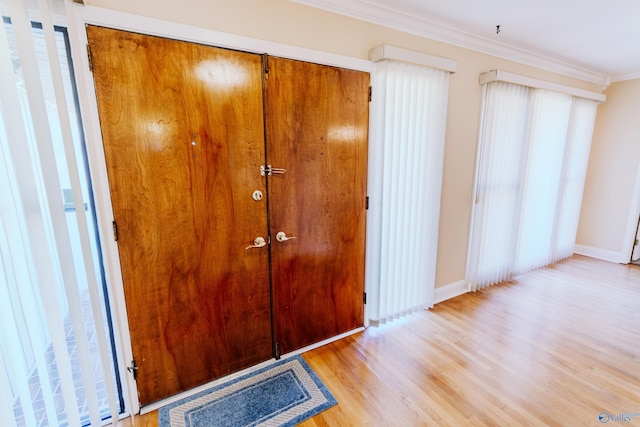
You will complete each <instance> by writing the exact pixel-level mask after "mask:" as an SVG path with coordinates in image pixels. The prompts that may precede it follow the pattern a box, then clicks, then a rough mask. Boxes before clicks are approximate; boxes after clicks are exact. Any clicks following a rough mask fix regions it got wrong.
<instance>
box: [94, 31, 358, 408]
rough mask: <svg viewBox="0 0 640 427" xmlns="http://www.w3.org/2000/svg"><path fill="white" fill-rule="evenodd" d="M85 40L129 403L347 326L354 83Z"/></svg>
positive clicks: (147, 43)
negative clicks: (127, 360) (120, 298)
mask: <svg viewBox="0 0 640 427" xmlns="http://www.w3.org/2000/svg"><path fill="white" fill-rule="evenodd" d="M87 34H88V39H89V44H90V51H91V56H92V64H93V74H94V82H95V87H96V97H97V101H98V111H99V116H100V123H101V129H102V138H103V144H104V152H105V158H106V166H107V173H108V178H109V185H110V191H111V201H112V206H113V214H114V220H115V221H114V225H115V226H116V227H117V236H118V237H117V239H118V251H119V257H120V264H121V270H122V277H123V283H124V294H125V299H126V306H127V314H128V320H129V326H130V335H131V343H132V348H133V355H134V358H135V363H136V365H137V368H138V369H137V387H138V392H139V400H140V403H141V404H142V405H145V404H149V403H152V402H155V401H157V400H160V399H162V398H165V397H168V396H171V395H173V394H176V393H178V392H181V391H184V390H187V389H189V388H192V387H194V386H197V385H200V384H203V383H206V382H208V381H210V380H212V379H215V378H219V377H222V376H224V375H226V374H229V373H232V372H234V371H238V370H241V369H243V368H246V367H248V366H251V365H254V364H257V363H259V362H262V361H265V360H268V359H270V358H273V357H279V354H280V353H282V354H284V353H287V352H290V351H292V350H295V349H299V348H301V347H304V346H306V345H309V344H312V343H315V342H318V341H321V340H324V339H327V338H329V337H332V336H335V335H338V334H340V333H344V332H346V331H349V330H352V329H355V328H357V327H360V326H362V325H363V308H364V305H363V292H364V245H365V209H366V206H365V202H366V194H365V193H366V162H367V129H368V88H369V75H368V74H367V73H363V72H359V71H353V70H345V69H340V68H335V67H329V66H323V65H318V64H312V63H306V62H301V61H294V60H289V59H282V58H276V57H267V56H265V55H257V54H250V53H245V52H237V51H232V50H226V49H220V48H215V47H211V46H203V45H198V44H193V43H187V42H182V41H176V40H171V39H165V38H159V37H152V36H147V35H141V34H134V33H129V32H123V31H118V30H113V29H108V28H102V27H95V26H88V27H87Z"/></svg>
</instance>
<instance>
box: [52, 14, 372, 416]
mask: <svg viewBox="0 0 640 427" xmlns="http://www.w3.org/2000/svg"><path fill="white" fill-rule="evenodd" d="M65 9H66V14H67V22H68V26H67V28H68V31H69V39H70V44H71V53H72V56H73V58H74V72H75V77H76V84H77V86H78V97H79V101H80V110H81V114H82V121H83V125H84V129H85V136H86V140H87V141H88V143H87V155H88V160H89V170H90V173H91V181H92V185H93V190H94V198H95V201H96V215H97V217H98V229H99V233H100V236H101V239H100V240H101V245H102V253H103V258H104V259H103V262H104V265H105V275H106V280H107V285H108V288H109V293H110V297H111V303H112V310H113V311H114V314H115V316H114V317H115V319H116V321H115V322H114V323H115V325H114V327H115V328H116V329H117V331H118V336H119V338H120V339H119V341H118V342H117V343H116V346H117V347H118V351H119V354H121V355H122V358H123V362H122V363H121V366H119V367H118V369H120V371H121V378H122V379H123V381H122V382H123V386H124V387H123V388H124V389H125V394H126V396H125V400H126V402H127V409H128V411H129V413H130V414H137V413H140V409H141V408H140V404H139V402H138V399H137V398H136V397H135V396H137V387H136V382H135V380H134V379H133V376H132V375H128V374H127V372H126V369H125V366H124V364H125V363H128V362H129V361H131V360H132V359H133V351H132V348H131V337H130V334H129V321H128V318H127V312H126V306H125V298H124V288H123V281H122V271H121V267H120V261H119V255H118V246H117V244H116V242H115V240H114V238H113V230H112V222H113V207H112V204H111V197H110V194H111V193H110V189H109V181H108V177H107V170H106V162H105V155H104V151H103V144H102V134H101V129H100V119H99V116H98V107H97V99H96V95H95V93H96V92H95V87H94V81H93V74H92V72H91V71H90V68H89V60H88V56H87V48H86V46H87V45H88V42H87V34H86V29H85V25H87V24H92V25H98V26H104V27H110V28H114V29H118V30H124V31H130V32H137V33H143V34H148V35H153V36H159V37H167V38H173V39H177V40H181V41H187V42H193V43H199V44H205V45H211V46H215V47H222V48H229V49H236V50H242V51H245V52H249V53H260V54H262V53H267V54H269V55H273V56H281V57H284V58H289V59H295V60H300V61H308V62H315V63H318V64H322V65H329V66H335V67H341V68H348V69H353V70H358V71H365V72H369V73H371V74H373V71H374V65H373V63H372V62H371V61H369V60H365V59H360V58H352V57H348V56H343V55H337V54H332V53H327V52H321V51H316V50H313V49H307V48H301V47H295V46H290V45H286V44H281V43H274V42H269V41H265V40H260V39H254V38H250V37H244V36H238V35H233V34H228V33H224V32H220V31H214V30H209V29H203V28H199V27H194V26H190V25H185V24H178V23H174V22H168V21H164V20H159V19H154V18H148V17H144V16H139V15H133V14H129V13H123V12H118V11H114V10H110V9H104V8H100V7H95V6H85V5H82V4H77V3H74V2H65ZM370 117H371V114H370ZM369 128H370V132H369V141H371V140H373V138H372V136H371V124H370V125H369ZM369 175H371V168H369ZM367 240H368V239H367ZM371 243H373V242H368V243H367V247H369V245H370V244H371ZM366 258H367V260H368V258H369V257H368V255H367V256H366ZM365 262H366V261H365ZM367 285H368V284H367V283H366V280H365V290H367V289H368V286H367ZM366 324H367V310H366V305H365V325H366ZM344 335H345V334H343V335H341V336H339V337H342V336H344ZM339 337H337V338H339ZM323 343H324V342H323ZM323 343H322V344H323ZM312 347H313V346H312ZM250 369H251V368H250ZM226 378H228V377H226ZM162 403H163V404H164V403H166V402H165V401H163V402H162ZM155 406H156V405H149V406H145V408H144V409H145V412H146V411H147V410H149V411H150V410H153V409H154V407H155Z"/></svg>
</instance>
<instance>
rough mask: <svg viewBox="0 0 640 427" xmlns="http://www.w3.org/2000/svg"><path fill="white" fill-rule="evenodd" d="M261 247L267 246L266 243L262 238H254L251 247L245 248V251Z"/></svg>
mask: <svg viewBox="0 0 640 427" xmlns="http://www.w3.org/2000/svg"><path fill="white" fill-rule="evenodd" d="M263 246H267V241H266V240H264V237H256V238H255V240H254V241H253V245H251V246H247V247H246V248H245V250H246V249H253V248H261V247H263Z"/></svg>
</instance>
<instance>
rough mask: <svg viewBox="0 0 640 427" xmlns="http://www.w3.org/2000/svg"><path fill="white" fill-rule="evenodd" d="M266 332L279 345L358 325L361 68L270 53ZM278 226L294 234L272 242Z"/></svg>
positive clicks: (287, 347)
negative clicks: (269, 304) (270, 309)
mask: <svg viewBox="0 0 640 427" xmlns="http://www.w3.org/2000/svg"><path fill="white" fill-rule="evenodd" d="M268 70H269V72H268V78H267V80H266V88H265V94H266V95H265V99H266V113H267V114H266V117H267V119H266V123H267V159H268V163H269V164H271V165H272V166H273V167H276V168H283V169H286V173H284V174H277V175H272V176H271V177H270V178H269V206H270V208H269V215H270V216H269V219H270V235H271V252H272V254H271V260H272V266H271V268H272V283H273V295H274V327H275V340H276V342H277V343H278V344H279V346H280V351H281V352H282V353H287V352H290V351H292V350H295V349H298V348H301V347H304V346H306V345H309V344H311V343H315V342H318V341H322V340H324V339H326V338H329V337H332V336H335V335H338V334H341V333H343V332H347V331H349V330H352V329H355V328H357V327H360V326H362V325H363V320H364V302H363V293H364V257H365V213H366V211H365V203H366V175H367V168H366V167H367V130H368V111H369V102H368V90H369V74H368V73H364V72H359V71H352V70H345V69H340V68H334V67H329V66H323V65H317V64H311V63H306V62H300V61H293V60H288V59H281V58H274V57H270V58H269V62H268ZM278 232H284V233H286V235H287V236H290V237H295V239H291V240H287V241H283V242H279V241H277V239H276V235H277V233H278Z"/></svg>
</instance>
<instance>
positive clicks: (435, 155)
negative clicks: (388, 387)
mask: <svg viewBox="0 0 640 427" xmlns="http://www.w3.org/2000/svg"><path fill="white" fill-rule="evenodd" d="M449 74H450V73H449V72H448V71H443V70H437V69H434V68H430V67H426V66H422V65H417V64H411V63H406V62H400V61H392V60H384V61H380V62H378V63H377V65H376V76H375V80H374V90H375V95H374V97H377V98H378V99H377V101H376V102H377V108H376V109H375V112H374V114H375V115H374V120H375V124H374V126H375V127H376V129H377V134H379V135H382V141H381V152H382V156H381V157H382V160H381V162H380V163H379V167H380V169H376V170H375V171H374V172H373V173H374V175H377V176H378V179H377V180H375V181H376V182H374V183H372V184H373V185H379V186H380V188H381V195H382V198H381V200H380V201H379V203H377V204H374V205H373V206H372V207H371V208H372V209H374V210H377V214H378V221H372V222H369V227H379V230H378V231H379V233H380V242H381V245H380V249H379V253H376V254H375V255H374V256H371V258H370V259H372V260H374V264H375V267H374V268H377V270H376V272H375V274H374V277H375V280H371V282H373V283H372V284H371V283H370V290H369V295H370V298H369V301H368V304H367V305H368V309H369V318H370V319H371V320H374V321H382V320H387V319H392V318H394V317H397V316H401V315H403V314H407V313H410V312H412V311H415V310H419V309H422V308H426V307H430V306H432V305H433V290H434V281H435V267H436V252H437V243H438V225H439V218H440V193H441V186H442V165H443V153H444V137H445V124H446V111H447V100H448V90H449ZM375 166H376V165H375V164H373V165H370V167H374V168H375ZM374 214H376V212H374ZM375 261H377V262H375Z"/></svg>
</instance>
